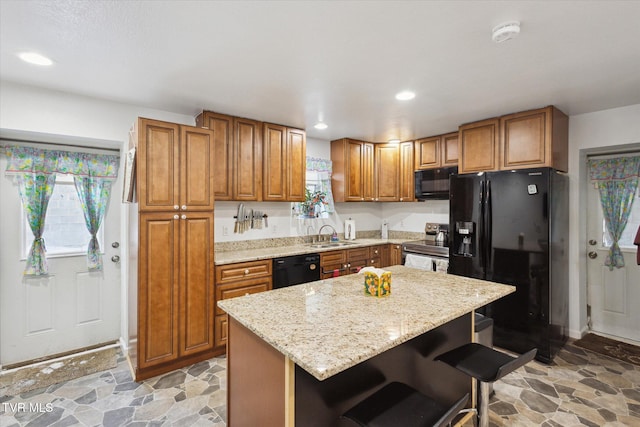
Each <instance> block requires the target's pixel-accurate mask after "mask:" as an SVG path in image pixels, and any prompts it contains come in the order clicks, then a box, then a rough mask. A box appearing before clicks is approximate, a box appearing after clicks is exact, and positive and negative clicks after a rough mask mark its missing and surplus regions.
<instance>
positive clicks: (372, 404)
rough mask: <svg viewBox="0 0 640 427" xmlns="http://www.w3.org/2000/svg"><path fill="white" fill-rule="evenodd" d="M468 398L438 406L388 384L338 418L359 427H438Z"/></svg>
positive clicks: (412, 391)
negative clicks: (450, 404) (451, 404)
mask: <svg viewBox="0 0 640 427" xmlns="http://www.w3.org/2000/svg"><path fill="white" fill-rule="evenodd" d="M468 400H469V394H468V393H467V394H466V395H464V396H463V397H462V398H461V399H460V400H458V401H457V402H456V403H455V404H454V405H453V406H451V407H447V406H444V405H441V404H440V403H438V402H436V401H435V400H433V399H431V398H430V397H428V396H425V395H424V394H422V393H420V392H419V391H417V390H415V389H414V388H413V387H410V386H408V385H406V384H403V383H399V382H392V383H389V384H387V385H385V386H384V387H382V388H381V389H380V390H378V391H377V392H375V393H374V394H372V395H371V396H369V397H367V398H366V399H364V400H362V401H361V402H360V403H358V404H356V405H355V406H354V407H353V408H351V409H349V410H348V411H347V412H345V413H344V414H342V417H341V418H347V419H350V420H351V421H354V422H355V423H356V424H358V425H359V426H361V427H398V426H403V427H441V426H445V425H449V424H450V423H451V421H453V419H454V418H455V417H456V415H458V413H459V412H460V411H461V410H462V409H463V408H464V406H465V405H466V403H467V401H468Z"/></svg>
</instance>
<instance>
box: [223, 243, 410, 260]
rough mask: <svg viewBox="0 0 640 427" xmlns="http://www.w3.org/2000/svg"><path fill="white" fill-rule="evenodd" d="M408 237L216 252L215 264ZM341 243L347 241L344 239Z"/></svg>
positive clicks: (354, 246)
mask: <svg viewBox="0 0 640 427" xmlns="http://www.w3.org/2000/svg"><path fill="white" fill-rule="evenodd" d="M406 241H407V239H357V240H347V241H346V244H345V245H344V246H331V247H326V248H319V247H315V246H311V245H310V244H297V245H290V246H275V247H266V248H255V249H245V250H238V251H225V252H218V251H216V253H215V265H224V264H233V263H236V262H246V261H259V260H263V259H269V258H280V257H285V256H292V255H301V254H312V253H320V252H327V251H336V250H342V249H353V248H361V247H364V246H373V245H385V244H387V243H392V244H401V243H404V242H406ZM340 243H343V244H344V243H345V241H344V240H342V241H340Z"/></svg>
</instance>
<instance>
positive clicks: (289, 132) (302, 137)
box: [262, 123, 306, 202]
mask: <svg viewBox="0 0 640 427" xmlns="http://www.w3.org/2000/svg"><path fill="white" fill-rule="evenodd" d="M262 155H263V177H262V182H263V189H262V200H265V201H276V202H302V201H304V199H305V191H304V190H305V179H306V177H305V175H306V133H305V131H303V130H300V129H292V128H288V127H285V126H280V125H274V124H271V123H264V135H263V150H262Z"/></svg>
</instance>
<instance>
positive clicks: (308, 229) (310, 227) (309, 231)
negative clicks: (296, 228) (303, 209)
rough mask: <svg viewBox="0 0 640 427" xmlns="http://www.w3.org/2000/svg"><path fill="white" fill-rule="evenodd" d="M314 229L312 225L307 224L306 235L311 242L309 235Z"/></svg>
mask: <svg viewBox="0 0 640 427" xmlns="http://www.w3.org/2000/svg"><path fill="white" fill-rule="evenodd" d="M313 231H315V230H314V228H313V225H307V236H309V240H311V243H314V242H313V237H312V236H311V234H312V233H311V232H313Z"/></svg>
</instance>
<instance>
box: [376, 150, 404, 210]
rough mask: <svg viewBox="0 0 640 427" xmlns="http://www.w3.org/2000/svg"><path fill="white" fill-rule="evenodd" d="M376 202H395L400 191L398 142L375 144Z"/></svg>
mask: <svg viewBox="0 0 640 427" xmlns="http://www.w3.org/2000/svg"><path fill="white" fill-rule="evenodd" d="M374 147H375V149H374V155H373V158H374V165H375V180H374V182H375V191H374V193H375V194H374V197H373V200H374V201H376V202H395V201H398V200H399V192H400V147H399V145H398V144H374Z"/></svg>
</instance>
